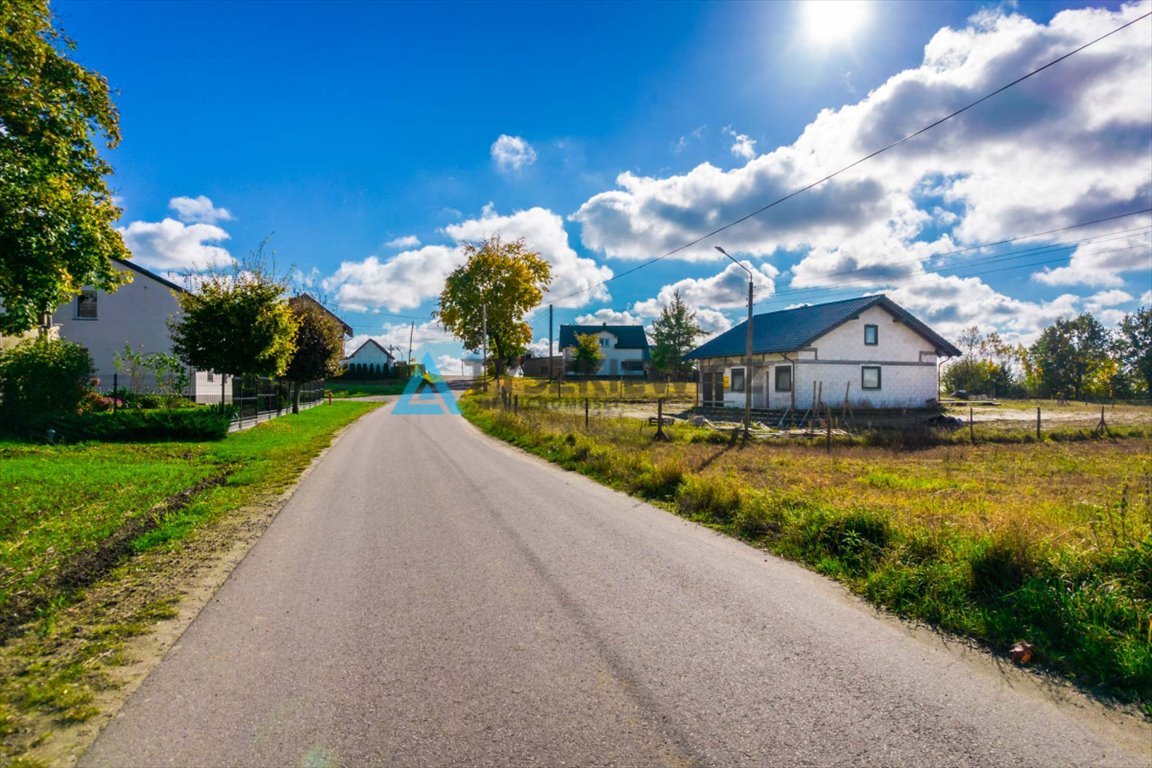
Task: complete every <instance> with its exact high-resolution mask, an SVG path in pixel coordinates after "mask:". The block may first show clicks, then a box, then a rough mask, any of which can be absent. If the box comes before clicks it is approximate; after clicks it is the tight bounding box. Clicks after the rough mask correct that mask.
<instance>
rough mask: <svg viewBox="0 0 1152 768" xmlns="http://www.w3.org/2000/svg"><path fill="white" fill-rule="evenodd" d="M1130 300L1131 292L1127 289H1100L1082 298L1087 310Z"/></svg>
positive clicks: (1099, 308) (1090, 310) (1091, 310)
mask: <svg viewBox="0 0 1152 768" xmlns="http://www.w3.org/2000/svg"><path fill="white" fill-rule="evenodd" d="M1129 301H1132V294H1130V293H1128V292H1127V291H1121V290H1111V291H1101V292H1100V293H1097V294H1095V295H1092V296H1089V297H1088V298H1086V299H1084V308H1085V309H1087V310H1088V311H1089V312H1098V311H1099V310H1101V309H1104V308H1106V307H1114V306H1116V305H1117V304H1124V303H1126V302H1129Z"/></svg>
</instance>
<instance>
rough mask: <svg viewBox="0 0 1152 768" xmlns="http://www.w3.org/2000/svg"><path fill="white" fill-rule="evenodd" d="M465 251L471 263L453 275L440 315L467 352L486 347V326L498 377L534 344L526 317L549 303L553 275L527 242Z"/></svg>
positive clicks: (496, 240) (491, 241) (487, 243)
mask: <svg viewBox="0 0 1152 768" xmlns="http://www.w3.org/2000/svg"><path fill="white" fill-rule="evenodd" d="M464 250H465V252H466V253H467V254H468V261H467V262H465V263H464V265H463V266H460V267H458V268H457V269H456V270H454V271H453V272H452V274H450V275H448V279H447V280H446V281H445V283H444V290H443V291H441V292H440V307H439V310H438V311H437V313H436V315H437V317H438V319H439V320H440V323H441V324H442V325H443V326H444V327H445V328H447V329H448V331H449V332H450V333H452V335H454V336H455V337H456V338H458V339H460V341H461V342H463V343H464V347H465V348H467V349H480V347H482V346H483V345H484V342H485V338H484V328H485V326H487V330H488V338H487V342H488V348H489V350H490V352H491V354H492V356H493V358H494V360H495V363H496V375H497V376H499V375H500V374H502V373H503V372H504V366H505V365H506V364H508V363H509V362H511V361H512V359H513V358H516V357H519V356H520V355H521V354H523V352H524V349H525V347H527V345H528V344H529V343H531V341H532V328H531V326H529V325H528V323H526V322H524V315H525V314H526V313H527V312H528V310H530V309H532V308H533V307H535V306H536V305H537V304H539V303H540V300H541V299H542V298H544V291H545V290H546V289H547V288H548V286H549V285H550V284H551V282H552V269H551V267H550V266H549V265H548V262H546V261H544V259H542V258H540V254H538V253H536V252H535V251H532V250H530V249H529V248H528V246H527V245H525V244H524V241H523V240H522V239H520V240H513V241H511V242H508V243H505V242H503V241H502V240H501V239H500V237H499V236H493V237H490V238H488V239H487V240H484V241H482V242H480V243H468V244H467V245H465V246H464Z"/></svg>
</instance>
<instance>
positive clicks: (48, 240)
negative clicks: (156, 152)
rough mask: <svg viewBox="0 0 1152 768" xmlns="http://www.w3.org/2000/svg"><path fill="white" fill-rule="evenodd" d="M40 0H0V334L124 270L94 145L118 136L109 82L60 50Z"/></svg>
mask: <svg viewBox="0 0 1152 768" xmlns="http://www.w3.org/2000/svg"><path fill="white" fill-rule="evenodd" d="M74 49H75V45H74V44H73V43H72V42H71V41H70V40H68V39H67V38H65V37H63V36H62V35H61V34H60V33H59V32H57V31H55V30H54V29H53V28H52V14H51V12H50V11H49V9H48V3H47V2H46V0H4V2H0V305H2V306H0V333H5V334H9V335H15V334H18V333H23V332H25V331H28V330H30V329H32V328H34V327H35V326H36V325H37V324H38V323H39V322H40V321H41V318H42V317H43V316H44V314H46V313H48V312H51V311H53V310H54V309H56V307H58V306H59V305H60V304H63V303H64V302H66V301H68V300H69V299H70V298H71V297H72V296H74V295H75V294H77V293H79V291H80V289H81V288H82V287H83V286H85V285H92V286H95V287H96V288H99V289H102V290H115V289H116V287H117V286H118V285H120V284H122V283H123V282H125V281H127V280H128V279H129V278H128V276H127V275H126V274H125V273H124V272H121V271H120V270H118V269H116V268H115V267H114V266H113V264H112V262H111V261H110V259H111V258H113V257H115V258H121V259H126V258H128V257H129V253H128V250H127V249H126V248H125V247H124V241H123V240H122V239H121V237H120V234H119V233H118V232H117V231H116V230H115V228H114V227H113V223H114V222H115V221H116V220H117V219H118V218H119V217H120V209H119V208H117V207H116V205H115V204H114V203H113V202H112V197H111V195H110V194H109V191H108V187H107V185H106V183H105V177H106V176H108V175H109V174H110V173H112V166H111V165H110V164H109V163H108V162H107V161H106V160H105V159H104V158H102V157H101V156H100V153H99V150H98V148H97V146H96V143H97V140H98V138H99V137H101V136H102V137H103V138H104V142H103V143H105V144H106V146H107V147H108V148H109V149H111V148H113V147H115V146H116V145H117V144H118V143H119V142H120V128H119V118H118V116H117V113H116V108H115V106H114V105H113V103H112V100H111V98H110V96H109V93H108V83H107V82H106V81H105V79H104V78H103V77H101V76H100V75H99V74H97V73H95V72H92V71H89V70H87V69H85V68H84V67H82V66H80V65H79V64H77V63H76V62H74V61H71V60H70V59H69V58H68V56H67V54H68V53H69V52H71V51H72V50H74Z"/></svg>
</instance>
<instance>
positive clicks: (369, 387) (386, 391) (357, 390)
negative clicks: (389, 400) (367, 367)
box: [324, 379, 408, 398]
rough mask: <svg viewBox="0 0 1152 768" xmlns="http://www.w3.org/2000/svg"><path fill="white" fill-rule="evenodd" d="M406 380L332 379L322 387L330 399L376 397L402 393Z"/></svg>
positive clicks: (406, 383)
mask: <svg viewBox="0 0 1152 768" xmlns="http://www.w3.org/2000/svg"><path fill="white" fill-rule="evenodd" d="M407 385H408V380H407V379H403V380H401V381H344V380H342V379H332V380H331V381H329V382H327V383H326V384H325V385H324V386H325V388H326V389H327V390H328V391H329V392H331V393H332V397H337V398H349V397H352V398H355V397H373V396H376V395H399V394H402V393H403V392H404V387H406V386H407Z"/></svg>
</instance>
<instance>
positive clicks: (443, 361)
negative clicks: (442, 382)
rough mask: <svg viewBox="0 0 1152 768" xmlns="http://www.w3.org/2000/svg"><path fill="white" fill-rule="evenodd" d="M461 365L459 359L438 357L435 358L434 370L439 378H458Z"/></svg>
mask: <svg viewBox="0 0 1152 768" xmlns="http://www.w3.org/2000/svg"><path fill="white" fill-rule="evenodd" d="M462 367H463V363H462V362H461V360H460V358H459V357H454V356H452V355H440V356H438V357H437V358H436V369H437V370H438V371H439V372H440V375H441V376H459V375H460V372H461V370H462Z"/></svg>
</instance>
